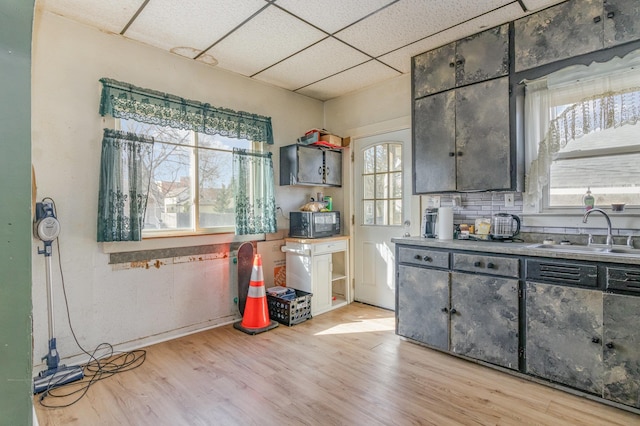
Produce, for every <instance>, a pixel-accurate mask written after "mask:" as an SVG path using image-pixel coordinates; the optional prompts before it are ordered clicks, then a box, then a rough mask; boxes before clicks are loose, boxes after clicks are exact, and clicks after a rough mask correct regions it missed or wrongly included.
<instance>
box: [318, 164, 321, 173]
mask: <svg viewBox="0 0 640 426" xmlns="http://www.w3.org/2000/svg"><path fill="white" fill-rule="evenodd" d="M318 174H319V175H322V166H320V167H318Z"/></svg>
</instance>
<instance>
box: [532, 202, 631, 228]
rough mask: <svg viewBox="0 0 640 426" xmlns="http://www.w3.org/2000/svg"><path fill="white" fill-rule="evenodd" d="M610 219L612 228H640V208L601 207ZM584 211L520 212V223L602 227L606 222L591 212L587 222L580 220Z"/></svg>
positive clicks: (547, 226)
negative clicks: (614, 209)
mask: <svg viewBox="0 0 640 426" xmlns="http://www.w3.org/2000/svg"><path fill="white" fill-rule="evenodd" d="M603 210H605V212H606V213H607V215H608V216H609V218H610V219H611V227H612V228H613V229H640V209H638V208H627V209H626V210H625V211H623V212H612V211H611V209H603ZM583 216H584V211H582V210H576V209H557V210H556V209H554V210H553V211H547V212H544V213H522V214H521V218H522V225H523V226H530V227H543V228H578V229H584V230H585V232H587V230H589V229H603V228H606V227H607V222H606V220H605V219H604V217H602V215H601V214H599V213H592V214H591V215H590V216H589V220H588V222H587V223H583V222H582V217H583Z"/></svg>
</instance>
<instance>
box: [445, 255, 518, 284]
mask: <svg viewBox="0 0 640 426" xmlns="http://www.w3.org/2000/svg"><path fill="white" fill-rule="evenodd" d="M453 269H455V270H458V271H466V272H482V273H485V274H491V275H500V276H503V277H516V278H517V277H518V276H519V275H520V266H519V262H518V259H515V258H510V257H498V256H487V255H484V254H463V253H454V254H453Z"/></svg>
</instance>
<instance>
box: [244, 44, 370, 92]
mask: <svg viewBox="0 0 640 426" xmlns="http://www.w3.org/2000/svg"><path fill="white" fill-rule="evenodd" d="M369 59H371V58H370V57H368V56H367V55H365V54H363V53H361V52H359V51H357V50H355V49H353V48H352V47H349V46H347V45H346V44H344V43H342V42H340V41H338V40H336V39H334V38H331V37H328V38H326V39H325V40H322V41H321V42H320V43H317V44H315V45H313V46H311V47H310V48H308V49H306V50H304V51H302V52H300V53H298V54H297V55H295V56H292V57H291V58H288V59H286V60H284V61H282V62H280V63H279V64H277V65H275V66H273V67H271V68H269V69H267V70H265V71H263V72H261V73H259V74H257V75H256V76H255V78H256V79H258V80H261V81H264V82H267V83H271V84H274V85H276V86H280V87H284V88H286V89H289V90H295V89H298V88H300V87H303V86H306V85H308V84H311V83H314V82H316V81H318V80H320V79H322V78H325V77H327V76H330V75H333V74H336V73H338V72H340V71H343V70H345V69H347V68H350V67H352V66H355V65H358V64H361V63H363V62H366V61H367V60H369Z"/></svg>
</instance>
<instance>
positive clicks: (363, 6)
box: [275, 0, 393, 34]
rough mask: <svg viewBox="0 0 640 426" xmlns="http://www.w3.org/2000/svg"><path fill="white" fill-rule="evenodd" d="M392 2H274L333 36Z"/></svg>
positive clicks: (335, 0) (363, 0)
mask: <svg viewBox="0 0 640 426" xmlns="http://www.w3.org/2000/svg"><path fill="white" fill-rule="evenodd" d="M390 3H393V0H349V1H345V0H315V1H300V0H276V3H275V4H276V5H277V6H280V7H282V8H284V9H287V10H288V11H289V12H291V13H293V14H294V15H296V16H299V17H300V18H302V19H304V20H305V21H307V22H309V23H311V24H313V25H315V26H316V27H318V28H321V29H322V30H324V31H326V32H328V33H330V34H333V33H334V32H336V31H338V30H341V29H343V28H344V27H346V26H347V25H350V24H351V23H353V22H355V21H357V20H359V19H362V18H363V17H365V16H367V15H368V14H370V13H372V12H375V11H376V10H378V9H380V8H381V7H383V6H386V5H388V4H390Z"/></svg>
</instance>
